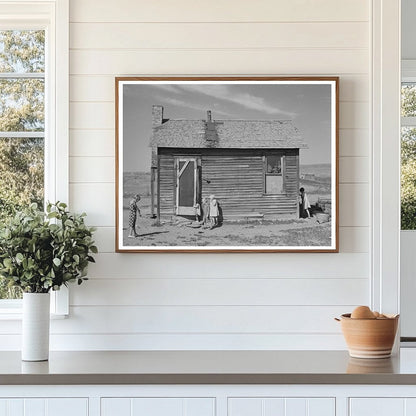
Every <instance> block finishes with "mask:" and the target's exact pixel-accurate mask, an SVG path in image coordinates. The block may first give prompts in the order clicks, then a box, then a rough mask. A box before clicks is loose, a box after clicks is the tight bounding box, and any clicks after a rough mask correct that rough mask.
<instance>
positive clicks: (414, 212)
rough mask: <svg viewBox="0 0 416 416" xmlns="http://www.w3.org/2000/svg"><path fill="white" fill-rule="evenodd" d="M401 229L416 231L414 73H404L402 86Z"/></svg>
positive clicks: (415, 95)
mask: <svg viewBox="0 0 416 416" xmlns="http://www.w3.org/2000/svg"><path fill="white" fill-rule="evenodd" d="M414 66H415V69H416V65H414ZM401 229H402V230H415V229H416V77H414V76H412V71H407V73H406V71H405V72H404V74H403V80H402V86H401Z"/></svg>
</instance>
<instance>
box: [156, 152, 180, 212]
mask: <svg viewBox="0 0 416 416" xmlns="http://www.w3.org/2000/svg"><path fill="white" fill-rule="evenodd" d="M157 176H158V214H159V215H158V216H159V217H166V216H172V215H174V214H175V206H176V172H175V158H174V156H173V155H172V154H163V155H159V157H158V175H157Z"/></svg>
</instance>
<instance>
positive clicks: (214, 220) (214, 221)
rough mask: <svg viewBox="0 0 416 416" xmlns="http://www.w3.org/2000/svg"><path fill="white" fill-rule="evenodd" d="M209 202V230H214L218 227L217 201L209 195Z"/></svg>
mask: <svg viewBox="0 0 416 416" xmlns="http://www.w3.org/2000/svg"><path fill="white" fill-rule="evenodd" d="M209 201H210V202H209V218H210V219H211V228H214V227H216V226H217V225H218V215H219V209H218V201H217V200H216V198H215V195H210V197H209Z"/></svg>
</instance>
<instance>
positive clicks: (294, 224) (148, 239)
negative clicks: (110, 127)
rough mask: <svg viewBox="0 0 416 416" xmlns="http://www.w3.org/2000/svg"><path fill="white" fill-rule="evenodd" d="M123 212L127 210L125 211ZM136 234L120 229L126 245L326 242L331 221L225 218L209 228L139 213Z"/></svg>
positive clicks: (316, 244)
mask: <svg viewBox="0 0 416 416" xmlns="http://www.w3.org/2000/svg"><path fill="white" fill-rule="evenodd" d="M126 214H127V213H126ZM136 230H137V233H138V234H139V237H137V238H128V235H127V232H128V230H127V229H124V230H123V240H124V244H125V245H126V246H154V247H163V246H165V247H167V246H187V247H194V246H198V247H204V246H205V247H207V246H271V247H275V246H280V247H282V246H329V245H330V243H331V224H330V223H324V224H319V223H318V222H317V221H316V219H315V218H314V217H312V218H311V219H298V220H286V221H274V222H271V221H268V222H266V221H263V222H249V223H247V222H245V221H244V222H225V223H224V224H222V225H221V226H219V227H216V228H213V229H209V228H204V227H202V226H198V224H197V223H195V222H191V221H179V222H177V223H162V224H161V225H156V222H155V220H154V219H151V218H149V217H146V216H144V217H141V218H140V217H139V218H138V220H137V227H136Z"/></svg>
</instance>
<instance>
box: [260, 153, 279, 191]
mask: <svg viewBox="0 0 416 416" xmlns="http://www.w3.org/2000/svg"><path fill="white" fill-rule="evenodd" d="M282 171H283V157H282V156H281V155H270V156H266V157H265V181H264V183H265V193H266V194H282V193H283V174H282Z"/></svg>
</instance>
